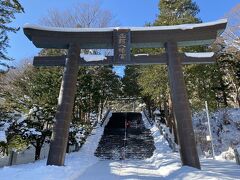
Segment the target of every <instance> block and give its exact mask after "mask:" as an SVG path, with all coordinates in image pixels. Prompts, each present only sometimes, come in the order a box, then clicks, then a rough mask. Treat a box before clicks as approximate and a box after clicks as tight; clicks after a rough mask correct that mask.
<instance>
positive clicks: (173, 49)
mask: <svg viewBox="0 0 240 180" xmlns="http://www.w3.org/2000/svg"><path fill="white" fill-rule="evenodd" d="M226 25H227V20H225V19H223V20H218V21H215V22H211V23H200V24H188V25H176V26H155V27H138V28H134V27H128V28H49V27H40V26H34V25H29V24H28V25H25V26H24V33H25V35H26V36H27V37H28V38H29V40H31V41H32V42H33V44H34V45H35V46H36V47H38V48H56V49H68V55H67V56H59V57H55V56H54V57H35V58H34V65H35V66H64V67H65V71H64V75H63V80H62V85H61V90H60V94H59V99H58V108H57V113H56V123H55V125H54V128H53V134H52V140H51V145H50V151H49V155H48V161H47V164H48V165H59V166H62V165H64V159H65V153H66V147H67V141H68V133H69V125H70V121H71V113H72V108H73V102H74V95H75V92H76V82H77V74H78V69H79V68H78V67H79V66H93V65H108V64H111V65H128V64H129V65H135V64H167V66H168V73H169V82H170V88H171V97H172V102H173V110H174V114H175V119H176V124H177V132H178V139H179V145H180V155H181V160H182V164H183V165H187V166H191V167H195V168H199V169H200V163H199V158H198V154H197V150H196V144H195V138H194V131H193V126H192V117H191V109H190V105H189V101H188V97H187V91H186V87H185V82H184V77H183V71H182V64H194V63H201V64H202V63H212V62H213V61H214V58H213V53H205V54H196V53H195V54H189V53H187V54H186V53H178V47H183V46H194V45H209V44H211V43H212V42H213V41H214V40H215V39H216V37H217V36H218V35H220V34H221V33H222V32H223V31H224V29H225V28H226ZM160 47H164V48H165V50H166V53H165V54H162V55H155V56H153V55H134V54H131V48H160ZM81 49H113V50H114V56H109V57H105V58H104V59H103V60H102V61H94V62H87V61H85V59H84V58H81V57H80V50H81Z"/></svg>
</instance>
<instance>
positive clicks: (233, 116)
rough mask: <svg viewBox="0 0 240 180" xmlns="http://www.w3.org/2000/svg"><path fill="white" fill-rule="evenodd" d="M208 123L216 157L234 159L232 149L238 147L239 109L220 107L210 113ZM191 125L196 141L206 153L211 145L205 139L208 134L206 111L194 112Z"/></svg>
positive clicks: (239, 136) (239, 141)
mask: <svg viewBox="0 0 240 180" xmlns="http://www.w3.org/2000/svg"><path fill="white" fill-rule="evenodd" d="M210 124H211V129H212V134H213V143H214V149H215V154H216V155H217V156H219V157H218V158H224V159H228V160H234V154H233V149H234V148H237V147H240V109H220V110H218V111H216V112H213V113H210ZM193 125H194V129H195V134H196V137H197V142H198V144H199V145H200V147H201V150H202V151H203V152H204V153H205V154H207V152H208V151H211V148H210V147H211V145H210V142H207V140H206V136H207V135H209V130H208V123H207V116H206V112H199V113H196V114H194V116H193Z"/></svg>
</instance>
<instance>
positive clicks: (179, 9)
mask: <svg viewBox="0 0 240 180" xmlns="http://www.w3.org/2000/svg"><path fill="white" fill-rule="evenodd" d="M159 11H160V13H159V15H158V19H157V20H156V21H155V22H154V25H155V26H156V25H176V24H188V23H197V22H200V20H199V19H198V18H197V17H196V16H197V14H198V13H199V8H198V6H197V4H196V3H195V2H192V0H161V1H160V2H159Z"/></svg>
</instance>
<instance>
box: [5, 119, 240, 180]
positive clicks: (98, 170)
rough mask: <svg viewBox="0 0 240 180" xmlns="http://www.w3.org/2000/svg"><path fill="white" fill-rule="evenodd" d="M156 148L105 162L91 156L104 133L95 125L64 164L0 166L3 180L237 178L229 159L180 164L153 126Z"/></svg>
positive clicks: (235, 170) (235, 169) (177, 157)
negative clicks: (148, 155) (148, 153)
mask: <svg viewBox="0 0 240 180" xmlns="http://www.w3.org/2000/svg"><path fill="white" fill-rule="evenodd" d="M143 119H144V122H145V125H146V127H148V128H150V130H151V132H152V135H153V137H154V142H155V146H156V150H155V151H154V155H153V156H152V157H151V158H149V159H146V160H122V161H110V160H109V161H107V160H104V161H103V160H100V159H98V158H96V157H94V151H95V149H96V148H97V145H98V142H99V140H100V138H101V135H102V133H103V128H102V127H97V128H96V129H95V130H94V131H93V134H92V135H91V136H89V137H88V139H87V141H86V143H85V144H84V146H83V147H82V148H81V150H80V151H79V152H77V153H72V154H69V155H67V157H66V163H65V164H66V166H64V167H55V166H46V165H45V163H46V160H43V161H38V162H36V163H33V164H26V165H18V166H13V167H4V168H1V169H0V177H1V179H3V180H15V179H16V180H29V179H34V180H54V179H56V180H58V179H61V180H77V179H79V180H85V179H86V180H112V179H170V180H171V179H178V180H180V179H234V180H235V179H239V178H240V172H239V166H237V165H235V164H234V163H232V162H222V161H217V160H211V159H201V163H202V171H200V170H197V169H194V168H190V167H181V162H180V158H179V154H178V153H173V152H172V151H171V149H170V148H169V147H168V144H167V142H166V141H165V140H164V138H163V137H162V136H161V135H160V133H159V130H158V128H157V127H156V126H153V127H151V126H150V125H149V124H148V122H147V121H146V118H145V117H143Z"/></svg>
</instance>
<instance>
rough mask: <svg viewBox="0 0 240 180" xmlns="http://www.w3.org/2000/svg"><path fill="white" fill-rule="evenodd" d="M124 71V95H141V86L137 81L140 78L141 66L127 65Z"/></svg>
mask: <svg viewBox="0 0 240 180" xmlns="http://www.w3.org/2000/svg"><path fill="white" fill-rule="evenodd" d="M124 72H125V73H124V77H123V78H122V83H123V94H124V96H127V97H138V96H140V87H139V85H138V82H137V79H138V78H139V66H126V68H125V70H124Z"/></svg>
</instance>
